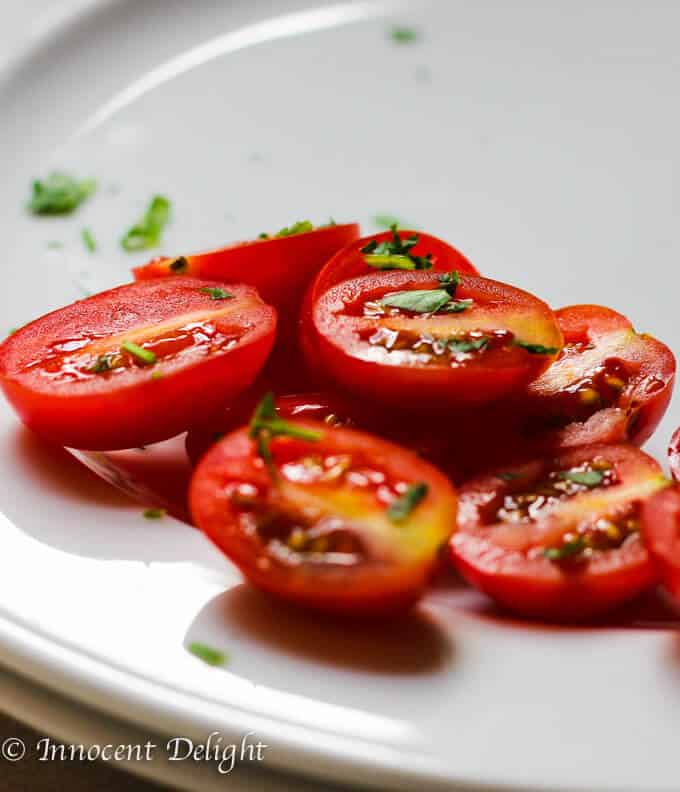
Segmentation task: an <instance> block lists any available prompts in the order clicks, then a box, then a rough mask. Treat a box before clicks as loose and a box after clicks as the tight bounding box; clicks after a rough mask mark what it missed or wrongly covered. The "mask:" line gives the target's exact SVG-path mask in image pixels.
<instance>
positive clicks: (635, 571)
mask: <svg viewBox="0 0 680 792" xmlns="http://www.w3.org/2000/svg"><path fill="white" fill-rule="evenodd" d="M595 457H603V458H604V459H606V460H608V461H609V462H610V463H611V464H612V465H613V466H614V469H615V470H616V471H617V474H619V475H620V478H621V481H622V483H623V484H624V485H625V484H626V483H630V482H640V487H641V489H640V492H643V493H644V495H645V497H654V494H653V493H655V492H657V491H660V490H662V489H663V488H664V487H665V486H666V484H667V482H666V481H665V479H664V478H663V474H662V472H661V469H660V468H659V466H658V464H657V463H656V462H655V461H654V460H653V459H652V458H651V457H649V456H648V455H646V454H644V453H643V452H642V451H640V450H639V449H637V448H635V447H633V446H630V445H624V444H620V445H615V446H607V445H594V446H588V447H585V448H577V449H572V450H569V451H565V452H562V453H561V454H560V455H558V456H557V457H556V458H555V460H552V461H549V462H548V461H546V460H536V461H533V462H529V463H524V464H522V465H517V466H514V467H505V468H504V469H503V473H504V475H507V473H508V472H510V473H519V474H520V475H526V476H527V477H528V479H530V480H534V481H535V480H536V478H539V479H540V474H541V472H542V471H545V470H546V469H547V465H548V464H552V463H554V464H556V465H557V466H558V469H566V468H570V467H572V466H577V465H579V464H581V463H583V462H584V461H587V460H591V459H593V458H595ZM513 487H517V485H516V484H514V483H513V482H512V481H504V480H502V479H500V478H499V477H498V476H496V475H495V474H493V473H490V474H485V475H481V476H478V477H477V478H475V479H472V480H471V481H469V482H468V483H467V484H465V485H463V487H461V489H460V490H459V498H460V510H459V523H458V532H457V533H456V534H454V536H453V537H452V540H451V543H450V550H451V559H452V561H453V563H454V565H455V566H456V568H457V569H458V571H459V572H460V573H461V574H462V575H463V577H464V578H465V579H466V580H468V582H470V583H471V584H472V585H473V586H475V587H476V588H478V589H480V590H481V591H483V592H485V593H486V594H488V595H489V596H490V597H492V598H493V599H494V600H496V602H498V603H499V604H500V605H501V606H503V607H505V608H507V609H508V610H511V611H513V612H515V613H518V614H520V615H524V616H529V617H532V618H537V619H543V620H554V621H560V622H562V621H564V622H574V621H583V620H587V619H590V618H592V617H594V616H597V615H600V614H602V613H605V612H606V611H608V610H611V609H612V608H614V607H615V606H617V605H620V604H622V603H624V602H626V601H628V600H630V599H632V598H634V597H635V596H637V595H638V594H640V593H642V592H643V591H644V590H646V589H647V588H649V587H650V586H652V585H654V584H655V582H656V579H657V576H656V571H655V569H654V565H653V564H652V562H651V559H650V556H649V553H648V552H647V550H646V549H645V546H644V544H643V541H642V539H641V538H640V536H639V535H638V534H633V535H631V536H629V537H628V538H627V539H626V540H625V541H624V542H623V544H622V545H621V546H620V547H617V548H613V549H610V550H603V551H598V552H597V553H596V555H595V556H593V557H592V558H591V559H589V560H586V561H584V562H583V563H581V564H577V565H574V566H568V565H566V566H563V565H562V564H559V563H555V562H554V561H551V560H550V559H549V558H547V557H545V556H544V555H543V553H542V551H541V550H540V547H541V545H540V543H539V544H538V545H536V543H535V542H536V541H537V539H535V538H532V537H533V536H534V533H535V534H536V535H537V536H538V535H540V533H541V531H542V530H544V528H546V527H547V529H549V526H550V523H547V522H546V523H544V524H543V525H542V523H541V521H540V520H539V522H538V523H536V524H535V526H536V527H535V528H534V524H530V525H529V526H528V527H527V526H526V524H521V525H520V526H519V527H515V528H510V527H508V524H507V523H501V522H493V520H492V521H489V520H488V518H486V517H485V516H484V511H485V509H488V508H489V507H490V506H492V504H495V503H498V502H502V501H503V498H504V497H505V496H506V495H507V494H508V493H510V492H512V491H513ZM612 489H615V487H613V488H612ZM515 491H516V490H515ZM631 502H632V501H631ZM601 513H604V512H601ZM584 516H586V515H585V514H584ZM546 519H549V518H545V517H544V518H543V520H546ZM499 529H500V530H501V531H502V532H503V533H497V532H498V531H499ZM514 531H517V534H516V540H517V541H516V546H515V547H512V546H511V544H510V541H509V540H508V539H507V537H508V536H512V535H513V532H514ZM525 532H526V533H527V535H526V536H525V535H524V533H525ZM500 538H502V539H503V541H502V542H501V541H500Z"/></svg>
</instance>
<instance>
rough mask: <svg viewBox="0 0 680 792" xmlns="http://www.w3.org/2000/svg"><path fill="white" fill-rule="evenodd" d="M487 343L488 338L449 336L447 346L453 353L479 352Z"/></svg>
mask: <svg viewBox="0 0 680 792" xmlns="http://www.w3.org/2000/svg"><path fill="white" fill-rule="evenodd" d="M488 344H489V339H488V338H471V339H467V338H450V339H449V341H448V343H447V346H448V348H449V351H450V352H452V353H453V354H454V355H466V354H468V353H469V352H481V350H482V349H484V348H485V347H487V346H488Z"/></svg>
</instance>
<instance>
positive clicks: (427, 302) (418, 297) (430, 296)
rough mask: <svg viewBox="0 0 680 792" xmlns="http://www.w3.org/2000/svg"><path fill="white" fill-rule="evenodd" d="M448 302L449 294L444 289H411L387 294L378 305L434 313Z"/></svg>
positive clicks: (449, 299) (449, 300)
mask: <svg viewBox="0 0 680 792" xmlns="http://www.w3.org/2000/svg"><path fill="white" fill-rule="evenodd" d="M450 302H451V295H450V294H449V293H448V292H447V291H444V289H412V290H411V291H402V292H395V293H394V294H388V295H387V296H386V297H383V298H382V299H381V300H380V305H388V306H390V307H391V308H400V309H402V310H404V311H413V312H414V313H436V312H437V311H439V310H440V309H441V308H443V307H444V306H445V305H447V303H450Z"/></svg>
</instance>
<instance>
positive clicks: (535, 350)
mask: <svg viewBox="0 0 680 792" xmlns="http://www.w3.org/2000/svg"><path fill="white" fill-rule="evenodd" d="M514 344H515V346H517V347H521V348H522V349H526V351H527V352H528V353H529V354H530V355H556V354H557V353H558V352H559V349H558V348H557V347H547V346H543V344H528V343H527V342H526V341H518V340H515V342H514Z"/></svg>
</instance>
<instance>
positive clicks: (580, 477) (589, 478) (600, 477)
mask: <svg viewBox="0 0 680 792" xmlns="http://www.w3.org/2000/svg"><path fill="white" fill-rule="evenodd" d="M559 478H561V479H562V480H563V481H572V482H573V483H574V484H581V486H583V487H588V488H589V489H592V488H593V487H599V486H600V484H602V482H603V481H604V473H603V472H602V471H601V470H563V471H562V472H561V473H560V474H559Z"/></svg>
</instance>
